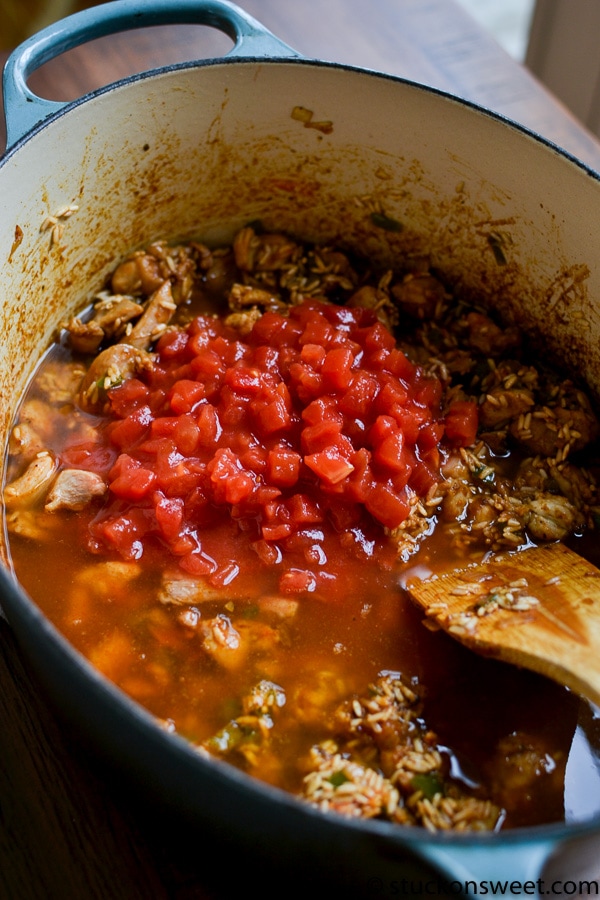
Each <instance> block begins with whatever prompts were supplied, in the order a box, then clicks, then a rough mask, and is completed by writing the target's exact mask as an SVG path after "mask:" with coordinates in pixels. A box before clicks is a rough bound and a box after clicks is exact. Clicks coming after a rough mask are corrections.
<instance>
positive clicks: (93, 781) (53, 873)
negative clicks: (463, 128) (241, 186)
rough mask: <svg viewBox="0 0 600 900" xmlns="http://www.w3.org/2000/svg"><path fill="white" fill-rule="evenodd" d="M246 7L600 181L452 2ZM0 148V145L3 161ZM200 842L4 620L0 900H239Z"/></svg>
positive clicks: (143, 40)
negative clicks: (491, 115)
mask: <svg viewBox="0 0 600 900" xmlns="http://www.w3.org/2000/svg"><path fill="white" fill-rule="evenodd" d="M241 5H243V6H244V8H245V9H246V10H247V11H248V12H249V13H251V14H252V15H253V16H255V17H256V18H257V19H258V20H259V21H260V22H262V23H263V24H264V25H265V26H266V27H267V28H269V29H270V30H271V31H273V32H274V33H275V34H276V35H277V36H278V37H280V38H281V39H282V40H284V41H285V42H286V43H288V44H290V45H291V46H292V47H294V48H295V49H296V50H297V51H299V52H300V53H302V54H303V55H305V56H308V57H311V58H318V59H326V60H332V61H336V62H342V63H348V64H351V65H357V66H364V67H367V68H371V69H377V70H380V71H385V72H388V73H391V74H395V75H399V76H402V77H406V78H410V79H411V80H414V81H417V82H420V83H424V84H427V85H431V86H433V87H436V88H439V89H441V90H444V91H449V92H451V93H454V94H457V95H459V96H461V97H463V98H466V99H468V100H471V101H474V102H477V103H479V104H482V105H484V106H486V107H488V108H490V109H493V110H494V111H496V112H498V113H500V114H502V115H505V116H507V117H509V118H511V119H514V120H515V121H517V122H519V123H520V124H522V125H525V126H526V127H528V128H530V129H532V130H533V131H535V132H537V133H539V134H542V135H543V136H544V137H546V138H548V139H549V140H551V141H553V142H555V143H557V144H559V145H560V146H562V147H564V148H565V149H566V150H568V151H569V152H570V153H572V154H574V155H575V156H577V157H578V158H580V159H581V160H582V161H583V162H585V163H587V164H588V165H591V166H592V167H594V168H596V169H599V170H600V143H599V142H598V141H597V140H596V139H595V138H594V137H593V136H592V135H590V134H589V133H588V132H587V131H586V130H585V129H584V128H583V127H582V126H580V125H579V124H578V123H577V122H576V120H575V119H574V118H573V117H572V116H571V115H570V114H569V113H568V112H567V111H566V110H565V109H564V108H563V107H562V106H561V105H560V104H559V103H558V102H557V101H556V100H555V99H554V98H553V97H552V96H551V95H550V94H549V93H548V92H547V91H546V90H545V89H544V88H543V87H542V86H541V85H540V84H538V83H537V82H536V81H535V79H534V78H533V77H532V76H531V75H530V74H529V73H528V72H527V71H526V70H525V69H524V68H523V67H522V66H520V65H519V64H518V63H516V62H514V61H513V60H512V59H511V58H510V57H509V56H508V55H507V54H506V53H505V52H504V51H503V50H502V49H501V47H500V46H499V45H498V44H496V43H495V41H494V40H493V39H492V38H491V37H490V36H489V35H487V34H486V33H484V32H483V31H482V30H481V28H480V27H479V26H478V25H477V24H476V23H475V22H473V21H472V20H471V19H470V18H469V17H468V16H467V15H466V14H465V13H464V12H463V11H462V9H461V8H459V7H458V6H456V5H455V4H454V2H453V0H374V2H373V3H365V2H364V0H327V2H326V3H325V2H323V0H295V2H294V3H286V2H283V0H242V2H241ZM229 46H230V42H229V39H228V38H226V37H225V36H224V35H222V34H220V33H217V32H214V31H212V30H211V29H201V28H197V29H196V28H188V27H180V26H178V27H171V28H168V29H166V28H160V29H148V30H144V31H143V32H138V33H127V34H125V35H119V36H115V37H111V38H105V39H102V40H100V41H96V42H93V43H90V44H88V45H86V46H85V47H82V48H78V49H77V50H74V51H71V52H69V53H67V54H64V55H63V56H62V57H60V58H59V59H57V60H54V61H52V62H50V63H47V64H46V65H45V66H44V67H43V69H41V70H39V71H38V72H37V73H36V74H35V75H34V76H33V77H32V82H31V84H32V87H33V88H34V89H35V90H36V91H37V92H38V93H39V94H41V95H43V96H46V97H50V98H52V99H61V100H69V99H74V98H76V97H78V96H80V95H82V94H84V93H85V92H86V91H88V90H90V89H92V88H95V87H98V86H100V85H102V84H106V83H108V82H111V81H114V80H116V79H118V78H120V77H123V76H126V75H128V74H132V73H134V72H137V71H143V70H146V69H150V68H153V67H155V66H157V65H162V64H165V63H170V62H178V61H183V60H186V59H193V58H198V57H202V56H214V55H221V54H222V53H223V52H225V51H226V49H227V48H228V47H229ZM5 58H6V54H4V57H2V56H0V62H1V63H3V62H4V59H5ZM4 146H5V141H4V132H2V133H1V134H0V151H2V150H3V149H4ZM0 204H1V198H0ZM206 843H207V837H206V836H204V835H202V836H198V835H192V834H190V833H189V830H188V829H187V828H185V826H183V825H182V826H180V827H177V823H168V824H167V823H165V821H164V813H163V812H162V811H161V810H160V809H158V808H154V807H153V806H152V804H151V803H150V804H149V805H146V804H141V803H140V802H139V801H138V799H137V798H134V797H132V796H131V795H129V794H128V793H127V792H126V791H125V792H124V791H123V788H122V786H121V785H119V784H117V783H115V782H114V780H113V777H112V775H111V773H110V772H109V771H107V770H106V769H104V768H103V767H102V766H101V765H100V764H99V762H98V761H97V760H96V759H92V758H90V756H89V754H88V752H87V751H86V749H85V748H84V747H82V746H81V745H80V743H79V741H78V738H77V735H74V734H71V733H69V731H68V730H67V729H66V728H65V726H64V724H63V723H62V721H61V720H60V718H57V717H56V715H55V713H54V711H52V710H51V709H49V708H48V707H47V704H46V702H45V700H44V697H43V694H42V693H41V692H40V687H39V685H38V684H37V683H36V682H35V680H34V679H33V678H32V676H31V675H30V674H29V673H28V670H27V667H26V665H25V664H24V662H23V660H22V657H21V654H20V652H19V649H18V647H17V646H16V643H15V640H14V637H13V635H12V633H11V631H10V628H9V626H8V625H7V624H6V622H5V621H4V620H3V619H0V898H2V900H54V898H56V900H71V898H74V900H138V898H140V900H147V898H152V900H163V898H175V900H189V898H194V900H196V898H198V900H201V898H211V897H215V898H216V897H232V896H238V893H239V889H238V888H235V889H232V887H231V886H230V887H227V885H223V884H222V886H221V887H219V886H218V885H216V884H215V883H214V882H213V881H212V879H211V878H210V877H209V875H208V873H209V870H210V871H212V872H214V871H216V869H215V859H214V857H213V858H212V862H211V863H210V864H209V863H207V853H206V852H202V849H201V848H202V847H205V846H206ZM217 865H218V866H220V864H217ZM227 865H228V864H226V866H225V868H227ZM229 865H231V863H229ZM256 874H258V873H256ZM252 884H255V885H256V886H257V889H258V890H259V891H260V890H261V888H260V879H256V878H253V877H252V874H249V877H248V879H247V885H248V887H247V890H250V886H251V885H252ZM279 894H280V895H281V896H285V895H287V894H289V895H290V896H292V895H293V885H292V884H285V883H282V884H281V885H280V891H276V892H275V893H273V888H272V886H271V889H270V892H269V891H268V892H267V895H268V896H275V895H279ZM264 895H265V894H264V892H263V896H264ZM314 896H318V893H315V895H314Z"/></svg>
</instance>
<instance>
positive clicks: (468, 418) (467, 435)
mask: <svg viewBox="0 0 600 900" xmlns="http://www.w3.org/2000/svg"><path fill="white" fill-rule="evenodd" d="M444 421H445V426H446V437H447V439H448V441H449V442H450V443H451V444H452V445H453V446H455V447H470V446H471V445H472V444H474V443H475V438H476V437H477V428H478V425H479V414H478V409H477V404H476V403H474V402H472V401H471V400H455V401H454V403H452V404H451V406H450V408H449V410H448V412H447V413H446V416H445V420H444Z"/></svg>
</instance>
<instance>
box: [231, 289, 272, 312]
mask: <svg viewBox="0 0 600 900" xmlns="http://www.w3.org/2000/svg"><path fill="white" fill-rule="evenodd" d="M227 302H228V305H229V309H231V310H232V312H238V311H239V310H248V307H250V308H252V307H261V308H262V309H263V310H264V309H280V308H281V307H282V306H284V303H283V301H282V299H281V297H279V296H278V295H277V294H275V293H274V292H272V291H266V290H263V289H262V288H257V287H252V286H250V285H246V284H240V283H239V282H236V283H235V284H233V285H232V286H231V290H230V291H229V297H228V298H227ZM249 311H250V312H251V309H250V310H249Z"/></svg>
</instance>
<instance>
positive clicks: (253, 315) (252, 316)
mask: <svg viewBox="0 0 600 900" xmlns="http://www.w3.org/2000/svg"><path fill="white" fill-rule="evenodd" d="M261 316H262V312H261V311H260V309H258V307H256V306H253V307H252V308H251V309H248V310H246V311H245V312H232V313H231V314H230V315H228V316H227V318H226V319H225V324H226V325H228V326H229V328H235V329H236V331H238V332H239V333H240V336H241V337H245V336H246V335H247V334H250V332H251V331H252V329H253V328H254V323H255V322H258V320H259V319H260V317H261Z"/></svg>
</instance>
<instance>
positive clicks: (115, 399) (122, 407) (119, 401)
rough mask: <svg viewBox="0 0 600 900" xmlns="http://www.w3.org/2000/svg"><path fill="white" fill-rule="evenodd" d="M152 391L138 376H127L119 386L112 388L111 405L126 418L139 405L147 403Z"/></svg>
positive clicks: (110, 391) (115, 411)
mask: <svg viewBox="0 0 600 900" xmlns="http://www.w3.org/2000/svg"><path fill="white" fill-rule="evenodd" d="M149 396H150V391H149V389H148V388H147V386H146V385H145V384H144V383H143V382H142V381H140V380H139V379H138V378H127V379H125V381H123V382H122V383H121V384H119V385H118V386H117V387H114V388H110V390H109V391H108V400H109V403H110V407H111V409H112V410H113V412H114V413H115V415H117V416H119V418H121V419H124V418H125V417H126V416H128V415H129V414H130V413H132V412H133V411H134V410H135V409H137V408H138V407H139V406H142V405H147V404H148V398H149Z"/></svg>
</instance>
